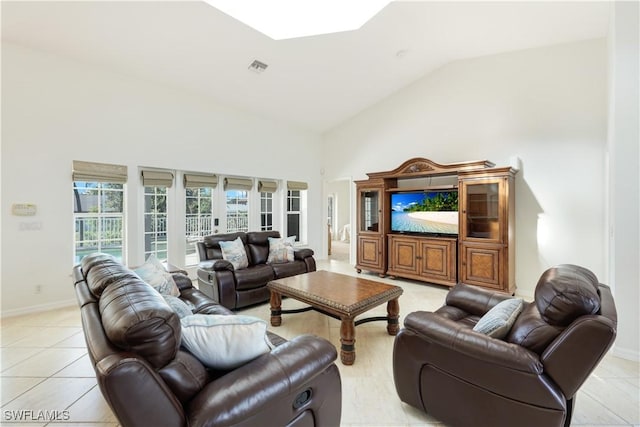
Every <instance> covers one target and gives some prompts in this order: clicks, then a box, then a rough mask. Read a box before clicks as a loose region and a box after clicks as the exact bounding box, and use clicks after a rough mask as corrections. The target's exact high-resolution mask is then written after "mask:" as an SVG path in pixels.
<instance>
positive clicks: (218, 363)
mask: <svg viewBox="0 0 640 427" xmlns="http://www.w3.org/2000/svg"><path fill="white" fill-rule="evenodd" d="M180 322H181V323H182V345H183V346H184V347H185V348H186V349H187V350H189V351H190V352H191V353H192V354H193V355H194V356H195V357H196V358H197V359H198V360H200V362H202V364H203V365H205V366H208V367H210V368H214V369H233V368H236V367H238V366H240V365H243V364H245V363H247V362H249V361H251V360H253V359H255V358H256V357H258V356H260V355H261V354H264V353H268V352H269V351H270V350H271V348H272V345H271V343H270V342H269V339H268V338H267V323H266V322H265V321H264V320H262V319H258V318H257V317H251V316H243V315H216V314H193V315H191V316H186V317H183V318H182V319H180Z"/></svg>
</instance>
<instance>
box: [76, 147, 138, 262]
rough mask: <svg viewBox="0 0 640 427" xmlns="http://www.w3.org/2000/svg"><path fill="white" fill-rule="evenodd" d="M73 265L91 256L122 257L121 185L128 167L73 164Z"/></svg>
mask: <svg viewBox="0 0 640 427" xmlns="http://www.w3.org/2000/svg"><path fill="white" fill-rule="evenodd" d="M72 179H73V202H74V203H73V218H74V223H75V236H74V254H73V256H74V261H75V263H78V262H80V260H81V259H82V258H84V257H85V256H86V255H88V254H90V253H91V252H105V253H109V254H111V255H113V256H114V257H116V258H117V259H118V260H119V261H122V260H123V259H124V257H125V240H124V184H125V183H126V182H127V167H126V166H121V165H111V164H107V163H93V162H83V161H79V160H74V161H73V174H72Z"/></svg>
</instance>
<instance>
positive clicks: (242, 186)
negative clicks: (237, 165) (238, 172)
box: [224, 178, 253, 191]
mask: <svg viewBox="0 0 640 427" xmlns="http://www.w3.org/2000/svg"><path fill="white" fill-rule="evenodd" d="M251 188H253V180H252V179H251V178H225V179H224V189H225V190H246V191H249V190H251Z"/></svg>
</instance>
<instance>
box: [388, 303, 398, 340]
mask: <svg viewBox="0 0 640 427" xmlns="http://www.w3.org/2000/svg"><path fill="white" fill-rule="evenodd" d="M399 314H400V304H399V303H398V299H397V298H396V299H392V300H391V301H389V302H388V303H387V332H388V333H389V335H396V334H397V333H398V329H399V325H398V319H399V318H400V316H399Z"/></svg>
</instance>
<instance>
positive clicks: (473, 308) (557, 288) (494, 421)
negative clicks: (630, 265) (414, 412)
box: [393, 265, 617, 427]
mask: <svg viewBox="0 0 640 427" xmlns="http://www.w3.org/2000/svg"><path fill="white" fill-rule="evenodd" d="M507 298H510V296H509V295H505V294H501V293H497V292H491V291H488V290H486V289H481V288H476V287H473V286H469V285H464V284H458V285H456V286H455V287H454V288H452V289H451V291H450V292H449V294H448V295H447V298H446V303H445V305H444V306H443V307H441V308H439V309H438V310H436V312H433V313H432V312H414V313H411V314H409V315H408V316H407V317H406V319H405V322H404V326H405V327H404V328H403V329H401V331H400V332H399V333H398V335H397V336H396V339H395V346H394V350H393V373H394V380H395V385H396V390H397V392H398V395H399V396H400V399H401V400H402V401H403V402H406V403H408V404H409V405H411V406H414V407H416V408H418V409H420V410H422V411H425V412H427V413H428V414H430V415H432V416H434V417H436V418H437V419H439V420H440V421H443V422H445V423H446V424H447V425H451V426H493V427H496V426H516V425H517V426H532V427H538V426H545V427H551V426H563V425H564V426H568V425H569V424H570V422H571V413H572V409H573V405H574V401H575V396H576V392H577V391H578V389H579V387H580V386H581V385H582V384H583V383H584V381H585V380H586V379H587V377H588V376H589V374H590V373H591V372H592V371H593V369H594V368H595V367H596V366H597V364H598V363H599V361H600V360H601V359H602V357H603V356H604V355H605V353H606V352H607V350H608V349H609V348H610V347H611V345H612V344H613V341H614V339H615V336H616V321H617V315H616V308H615V304H614V301H613V297H612V295H611V291H610V289H609V287H607V286H605V285H602V284H599V283H598V280H597V278H596V277H595V275H594V274H593V273H591V272H590V271H589V270H587V269H584V268H582V267H578V266H575V265H560V266H557V267H554V268H551V269H549V270H547V271H546V272H544V273H543V275H542V277H541V278H540V280H539V281H538V284H537V287H536V290H535V300H534V302H532V303H525V307H524V309H523V311H522V313H521V314H520V315H519V316H518V318H517V319H516V321H515V323H514V325H513V327H512V328H511V330H510V332H509V333H508V335H507V337H506V338H505V339H504V340H499V339H495V338H490V337H489V336H487V335H484V334H481V333H479V332H475V331H473V330H472V329H473V326H474V325H475V324H476V323H477V322H478V320H479V319H480V318H481V317H482V316H483V315H484V314H485V313H486V312H487V311H489V309H491V308H492V307H493V306H495V305H496V304H497V303H499V302H500V301H503V300H504V299H507Z"/></svg>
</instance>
